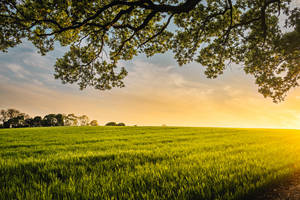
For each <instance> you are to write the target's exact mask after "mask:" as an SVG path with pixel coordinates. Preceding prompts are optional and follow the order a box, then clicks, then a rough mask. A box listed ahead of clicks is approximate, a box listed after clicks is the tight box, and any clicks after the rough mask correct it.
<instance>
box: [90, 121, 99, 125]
mask: <svg viewBox="0 0 300 200" xmlns="http://www.w3.org/2000/svg"><path fill="white" fill-rule="evenodd" d="M90 125H91V126H98V121H97V120H92V121H91V122H90Z"/></svg>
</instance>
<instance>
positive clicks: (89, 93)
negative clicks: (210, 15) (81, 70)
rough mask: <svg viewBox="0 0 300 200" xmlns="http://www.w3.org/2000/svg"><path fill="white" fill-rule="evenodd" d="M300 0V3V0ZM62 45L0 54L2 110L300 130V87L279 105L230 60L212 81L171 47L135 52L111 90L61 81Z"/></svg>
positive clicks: (105, 119)
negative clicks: (149, 53)
mask: <svg viewBox="0 0 300 200" xmlns="http://www.w3.org/2000/svg"><path fill="white" fill-rule="evenodd" d="M298 4H299V6H300V1H296V5H298ZM63 54H64V49H63V48H61V47H57V48H56V49H55V50H54V51H53V52H51V53H48V54H47V55H46V56H41V55H39V54H38V53H37V49H36V48H34V47H33V46H32V45H31V44H30V43H29V42H26V41H25V42H24V43H23V44H22V45H20V46H18V47H15V48H12V49H9V51H8V53H0V109H3V108H16V109H19V110H20V111H22V112H25V113H28V114H30V115H31V116H35V115H41V116H44V115H45V114H48V113H65V114H68V113H75V114H77V115H82V114H86V115H88V116H89V117H90V119H97V120H98V121H99V123H100V125H103V124H105V123H106V122H108V121H116V122H125V123H126V124H128V125H134V124H137V125H158V126H160V125H162V124H166V125H176V126H222V127H272V128H300V88H296V89H294V90H292V91H290V93H289V95H288V97H287V98H286V100H285V101H284V102H282V103H279V104H274V103H273V102H272V100H271V99H265V98H263V96H262V95H261V94H259V93H258V92H257V86H256V85H255V83H254V80H253V78H252V77H251V76H249V75H246V74H245V73H244V72H243V68H242V66H240V65H231V66H230V67H229V68H228V69H227V70H226V71H225V72H224V74H223V75H222V76H220V77H219V78H217V79H207V78H206V77H205V76H204V74H203V72H204V68H203V67H202V66H201V65H200V64H198V63H192V64H189V65H185V66H183V67H179V66H178V65H177V64H176V62H175V60H174V59H173V56H172V53H167V54H164V55H157V56H154V57H152V58H146V57H144V56H138V57H135V58H134V59H133V60H132V61H130V62H123V63H120V65H123V66H125V67H126V69H127V70H128V72H129V75H128V77H127V78H126V80H125V84H126V87H125V88H121V89H119V88H117V89H113V90H111V91H98V90H94V89H91V88H89V89H86V90H83V91H80V90H79V89H78V87H77V85H63V84H61V82H60V80H55V79H54V77H53V73H54V70H53V65H54V63H55V60H56V58H57V57H60V56H62V55H63Z"/></svg>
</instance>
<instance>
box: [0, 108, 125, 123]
mask: <svg viewBox="0 0 300 200" xmlns="http://www.w3.org/2000/svg"><path fill="white" fill-rule="evenodd" d="M98 125H99V124H98V121H97V120H92V121H90V120H89V117H88V116H87V115H81V116H76V115H75V114H60V113H59V114H47V115H45V116H44V117H41V116H35V117H30V116H29V115H28V114H26V113H22V112H20V111H19V110H17V109H14V108H10V109H7V110H5V109H2V110H1V111H0V128H23V127H51V126H98ZM106 126H125V124H124V123H116V122H108V123H107V124H106Z"/></svg>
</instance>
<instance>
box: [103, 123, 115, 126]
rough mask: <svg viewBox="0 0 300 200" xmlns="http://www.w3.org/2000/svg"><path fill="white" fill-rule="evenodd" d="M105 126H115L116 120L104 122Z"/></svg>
mask: <svg viewBox="0 0 300 200" xmlns="http://www.w3.org/2000/svg"><path fill="white" fill-rule="evenodd" d="M105 126H117V123H116V122H108V123H106V124H105Z"/></svg>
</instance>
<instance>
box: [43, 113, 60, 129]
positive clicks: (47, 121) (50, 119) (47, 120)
mask: <svg viewBox="0 0 300 200" xmlns="http://www.w3.org/2000/svg"><path fill="white" fill-rule="evenodd" d="M42 125H43V126H58V120H57V119H56V115H55V114H48V115H46V116H45V117H44V118H43V121H42Z"/></svg>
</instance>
